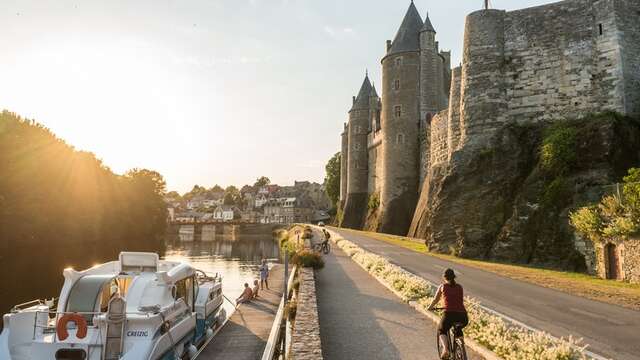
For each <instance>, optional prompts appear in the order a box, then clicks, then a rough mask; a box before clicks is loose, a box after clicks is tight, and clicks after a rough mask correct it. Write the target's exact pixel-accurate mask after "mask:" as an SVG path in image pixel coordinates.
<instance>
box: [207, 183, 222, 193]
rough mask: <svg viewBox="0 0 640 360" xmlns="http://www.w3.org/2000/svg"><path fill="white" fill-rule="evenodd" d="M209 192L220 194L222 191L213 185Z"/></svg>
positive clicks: (220, 187)
mask: <svg viewBox="0 0 640 360" xmlns="http://www.w3.org/2000/svg"><path fill="white" fill-rule="evenodd" d="M209 191H210V192H214V193H221V192H224V189H223V188H222V186H220V185H218V184H215V185H214V186H213V187H212V188H211V189H209Z"/></svg>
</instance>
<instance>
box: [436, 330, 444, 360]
mask: <svg viewBox="0 0 640 360" xmlns="http://www.w3.org/2000/svg"><path fill="white" fill-rule="evenodd" d="M436 344H438V359H442V352H443V351H444V349H443V348H442V344H441V343H440V334H438V333H437V332H436Z"/></svg>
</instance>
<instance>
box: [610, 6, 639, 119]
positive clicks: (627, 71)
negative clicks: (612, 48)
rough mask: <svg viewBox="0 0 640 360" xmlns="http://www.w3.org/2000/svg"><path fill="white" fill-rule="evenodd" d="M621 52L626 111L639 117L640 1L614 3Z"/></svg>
mask: <svg viewBox="0 0 640 360" xmlns="http://www.w3.org/2000/svg"><path fill="white" fill-rule="evenodd" d="M614 8H615V13H616V24H617V25H618V29H619V32H618V34H619V37H620V44H621V47H622V49H624V50H623V52H622V78H623V81H624V95H625V97H624V105H625V109H626V112H627V113H628V114H629V115H631V116H634V117H640V1H637V0H618V1H616V2H615V5H614Z"/></svg>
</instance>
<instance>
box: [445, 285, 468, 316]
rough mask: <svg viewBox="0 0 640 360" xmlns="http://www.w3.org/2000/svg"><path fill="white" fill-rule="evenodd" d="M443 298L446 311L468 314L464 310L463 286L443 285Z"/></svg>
mask: <svg viewBox="0 0 640 360" xmlns="http://www.w3.org/2000/svg"><path fill="white" fill-rule="evenodd" d="M442 296H443V298H444V310H445V311H451V312H466V311H467V310H466V309H465V308H464V296H463V293H462V286H460V285H459V284H456V285H449V284H443V285H442Z"/></svg>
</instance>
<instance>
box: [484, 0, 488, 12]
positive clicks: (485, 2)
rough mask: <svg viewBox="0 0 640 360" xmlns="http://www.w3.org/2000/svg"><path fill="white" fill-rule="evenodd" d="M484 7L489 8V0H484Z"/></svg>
mask: <svg viewBox="0 0 640 360" xmlns="http://www.w3.org/2000/svg"><path fill="white" fill-rule="evenodd" d="M484 9H485V10H489V0H484Z"/></svg>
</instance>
